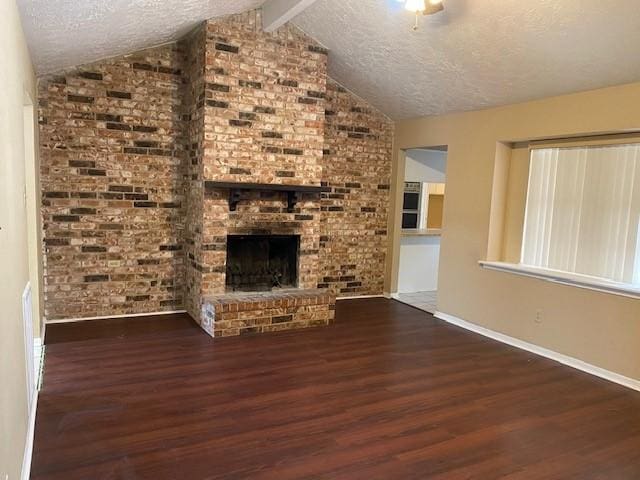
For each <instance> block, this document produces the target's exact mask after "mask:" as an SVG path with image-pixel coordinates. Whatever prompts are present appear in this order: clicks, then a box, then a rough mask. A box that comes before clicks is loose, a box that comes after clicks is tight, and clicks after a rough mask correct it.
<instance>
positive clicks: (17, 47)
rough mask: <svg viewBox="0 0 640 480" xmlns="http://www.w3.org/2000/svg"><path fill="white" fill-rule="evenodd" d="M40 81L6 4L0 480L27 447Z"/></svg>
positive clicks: (1, 112) (0, 9)
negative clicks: (31, 132)
mask: <svg viewBox="0 0 640 480" xmlns="http://www.w3.org/2000/svg"><path fill="white" fill-rule="evenodd" d="M29 97H30V98H31V99H35V98H36V92H35V77H34V73H33V68H32V66H31V60H30V57H29V51H28V49H27V46H26V42H25V38H24V34H23V31H22V26H21V23H20V16H19V14H18V8H17V6H16V4H15V1H14V0H0V285H2V288H0V305H1V306H2V308H1V310H0V479H2V480H4V479H5V478H9V479H10V480H18V479H19V478H20V476H21V474H22V462H23V455H24V451H25V445H26V444H27V437H28V434H27V432H28V431H29V429H28V424H29V414H28V413H29V403H30V402H29V399H28V395H27V380H26V357H25V341H24V326H23V318H22V293H23V291H24V288H25V286H26V284H27V282H28V281H29V260H28V244H29V240H28V234H27V208H26V198H27V197H28V196H33V195H35V192H33V191H27V190H26V186H25V185H26V182H25V170H26V169H27V168H29V171H33V168H32V166H27V165H26V164H25V148H24V147H25V145H24V143H25V140H24V105H25V103H28V102H29Z"/></svg>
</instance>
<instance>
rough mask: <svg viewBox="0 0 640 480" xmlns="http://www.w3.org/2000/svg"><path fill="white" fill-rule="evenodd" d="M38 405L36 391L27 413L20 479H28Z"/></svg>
mask: <svg viewBox="0 0 640 480" xmlns="http://www.w3.org/2000/svg"><path fill="white" fill-rule="evenodd" d="M37 407H38V391H37V390H36V393H35V394H34V396H33V399H32V400H31V414H30V415H29V424H28V425H27V438H26V440H25V445H24V455H23V457H22V475H21V476H20V478H21V480H29V477H30V476H31V459H32V458H33V438H34V435H35V431H36V410H37Z"/></svg>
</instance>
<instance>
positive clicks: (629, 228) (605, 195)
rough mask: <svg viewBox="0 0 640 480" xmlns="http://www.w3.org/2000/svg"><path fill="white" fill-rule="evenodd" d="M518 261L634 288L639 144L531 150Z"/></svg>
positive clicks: (638, 272) (638, 264) (639, 263)
mask: <svg viewBox="0 0 640 480" xmlns="http://www.w3.org/2000/svg"><path fill="white" fill-rule="evenodd" d="M521 262H522V264H524V265H530V266H534V267H540V268H546V269H551V270H558V271H563V272H570V273H577V274H582V275H589V276H592V277H599V278H603V279H607V280H611V281H614V282H620V283H627V284H632V285H640V144H631V145H607V146H596V147H593V146H584V147H570V148H564V147H563V148H540V149H533V150H532V151H531V165H530V172H529V189H528V193H527V208H526V214H525V225H524V234H523V243H522V259H521Z"/></svg>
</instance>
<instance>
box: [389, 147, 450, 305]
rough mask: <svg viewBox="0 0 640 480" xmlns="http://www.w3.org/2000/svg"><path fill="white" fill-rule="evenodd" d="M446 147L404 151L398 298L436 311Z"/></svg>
mask: <svg viewBox="0 0 640 480" xmlns="http://www.w3.org/2000/svg"><path fill="white" fill-rule="evenodd" d="M446 166H447V148H446V147H433V148H415V149H409V150H406V151H405V168H404V184H403V188H404V191H403V194H402V213H401V215H402V220H401V225H402V230H401V234H400V259H399V271H398V293H397V294H396V295H394V296H395V298H396V299H397V300H400V301H401V302H404V303H407V304H409V305H412V306H414V307H417V308H420V309H422V310H425V311H427V312H429V313H435V311H436V306H437V298H438V268H439V264H440V238H441V235H442V230H443V228H444V225H443V210H444V199H445V193H446Z"/></svg>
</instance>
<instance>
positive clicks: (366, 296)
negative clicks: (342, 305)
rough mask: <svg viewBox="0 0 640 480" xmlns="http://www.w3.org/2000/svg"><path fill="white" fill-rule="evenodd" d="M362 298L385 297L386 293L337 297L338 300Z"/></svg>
mask: <svg viewBox="0 0 640 480" xmlns="http://www.w3.org/2000/svg"><path fill="white" fill-rule="evenodd" d="M362 298H384V295H355V296H353V297H336V300H358V299H362Z"/></svg>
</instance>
